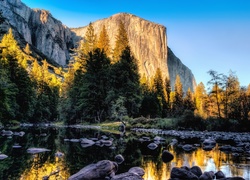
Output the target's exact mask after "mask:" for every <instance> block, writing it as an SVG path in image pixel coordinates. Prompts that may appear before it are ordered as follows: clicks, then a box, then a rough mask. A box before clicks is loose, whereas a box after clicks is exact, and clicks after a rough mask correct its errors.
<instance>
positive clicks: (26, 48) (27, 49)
mask: <svg viewBox="0 0 250 180" xmlns="http://www.w3.org/2000/svg"><path fill="white" fill-rule="evenodd" d="M24 52H25V53H26V54H28V55H30V54H31V53H32V52H31V50H30V45H29V44H28V43H27V44H26V46H25V48H24Z"/></svg>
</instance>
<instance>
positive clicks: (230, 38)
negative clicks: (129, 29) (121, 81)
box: [22, 0, 250, 87]
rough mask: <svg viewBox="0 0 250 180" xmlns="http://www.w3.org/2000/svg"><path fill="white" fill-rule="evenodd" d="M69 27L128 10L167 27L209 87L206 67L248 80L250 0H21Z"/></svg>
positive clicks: (179, 54) (181, 53) (182, 54)
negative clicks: (231, 72)
mask: <svg viewBox="0 0 250 180" xmlns="http://www.w3.org/2000/svg"><path fill="white" fill-rule="evenodd" d="M22 2H24V3H25V4H26V5H27V6H29V7H31V8H40V9H46V10H49V11H50V12H51V14H52V15H53V16H54V17H55V18H57V19H59V20H60V21H62V23H63V24H65V25H67V26H68V27H81V26H85V25H87V24H89V22H93V21H96V20H98V19H102V18H107V17H109V16H111V15H113V14H116V13H119V12H127V13H131V14H134V15H137V16H139V17H142V18H144V19H147V20H150V21H152V22H155V23H159V24H162V25H164V26H166V27H167V35H168V37H167V38H168V46H169V47H170V48H171V49H172V50H173V52H174V53H175V55H176V56H177V57H179V58H180V59H181V61H182V62H183V63H184V64H185V65H186V66H188V67H189V68H190V69H191V70H192V72H193V74H194V76H195V78H196V81H197V84H198V83H199V82H203V83H204V85H205V86H206V87H207V82H208V81H209V80H210V77H209V75H208V74H207V71H209V70H210V69H213V70H215V71H217V72H219V73H224V74H228V72H229V71H230V70H232V71H233V72H235V73H236V75H237V76H238V78H239V80H240V84H241V85H242V86H247V85H248V84H249V83H250V1H249V0H190V1H187V0H178V1H174V0H154V1H151V0H146V1H142V0H123V1H118V0H105V1H104V0H22Z"/></svg>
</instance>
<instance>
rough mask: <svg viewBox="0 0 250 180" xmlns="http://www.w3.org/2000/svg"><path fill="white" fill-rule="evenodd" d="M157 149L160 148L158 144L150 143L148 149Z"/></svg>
mask: <svg viewBox="0 0 250 180" xmlns="http://www.w3.org/2000/svg"><path fill="white" fill-rule="evenodd" d="M157 147H158V145H157V144H156V143H150V144H149V145H148V148H149V149H151V150H154V149H156V148H157Z"/></svg>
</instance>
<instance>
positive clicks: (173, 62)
mask: <svg viewBox="0 0 250 180" xmlns="http://www.w3.org/2000/svg"><path fill="white" fill-rule="evenodd" d="M120 21H122V22H123V23H124V25H125V28H126V30H127V34H128V39H129V44H130V47H131V50H132V52H133V54H134V56H135V58H136V59H137V60H138V66H139V72H140V75H141V76H144V75H145V76H146V77H147V78H148V79H149V78H151V77H153V76H154V75H155V72H156V70H157V68H160V69H161V71H162V76H163V78H164V79H165V77H170V80H171V86H172V88H173V87H174V83H175V78H176V76H177V74H179V75H180V77H181V81H182V83H183V89H184V91H187V89H188V88H189V87H190V88H191V90H194V88H195V86H196V83H195V78H194V76H193V74H192V72H191V70H190V69H188V68H187V67H186V66H185V65H183V64H182V62H181V61H180V59H178V58H177V57H176V56H175V55H174V53H173V52H172V51H171V50H170V52H168V51H169V48H168V46H167V34H166V27H164V26H162V25H159V24H155V23H152V22H150V21H147V20H144V19H142V18H139V17H137V16H135V15H132V14H127V13H119V14H115V15H113V16H111V17H109V18H106V19H102V20H98V21H96V22H93V23H92V25H93V27H94V30H95V33H96V34H97V35H99V34H100V32H101V29H102V26H103V25H105V27H106V30H107V32H108V35H109V38H110V45H111V48H112V49H114V46H115V40H116V35H117V32H118V25H119V22H120ZM87 27H88V26H85V27H81V28H72V29H71V30H72V31H73V32H75V34H76V36H75V37H74V38H73V39H74V41H75V42H78V41H79V40H80V39H83V37H84V35H85V33H86V31H87Z"/></svg>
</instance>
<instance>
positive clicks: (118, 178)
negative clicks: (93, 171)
mask: <svg viewBox="0 0 250 180" xmlns="http://www.w3.org/2000/svg"><path fill="white" fill-rule="evenodd" d="M111 180H143V178H142V177H141V176H139V175H137V174H134V173H130V172H126V173H122V174H118V175H115V176H113V177H112V178H111Z"/></svg>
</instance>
